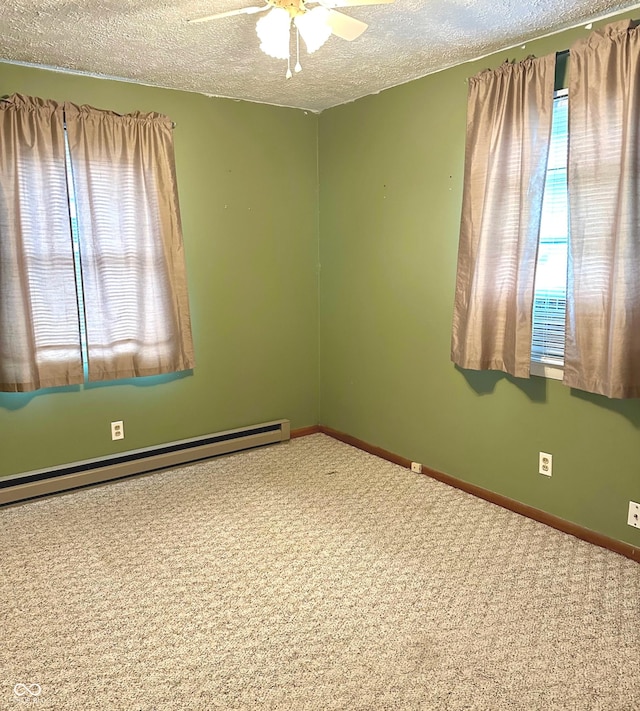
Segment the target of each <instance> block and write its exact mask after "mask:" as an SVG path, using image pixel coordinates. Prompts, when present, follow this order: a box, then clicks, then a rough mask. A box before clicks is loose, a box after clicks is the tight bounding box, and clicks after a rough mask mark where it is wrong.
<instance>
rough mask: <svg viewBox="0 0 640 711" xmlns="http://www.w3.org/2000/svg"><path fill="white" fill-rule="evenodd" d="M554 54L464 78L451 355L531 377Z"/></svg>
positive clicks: (462, 362) (465, 364)
mask: <svg viewBox="0 0 640 711" xmlns="http://www.w3.org/2000/svg"><path fill="white" fill-rule="evenodd" d="M554 78H555V55H549V56H546V57H542V58H539V59H536V58H529V59H526V60H525V61H523V62H520V63H518V64H509V63H505V64H503V65H502V66H501V67H500V68H498V69H496V70H494V71H485V72H481V73H480V74H478V75H477V76H475V77H472V78H471V79H470V80H469V95H468V105H467V137H466V154H465V176H464V195H463V205H462V222H461V229H460V246H459V251H458V269H457V279H456V294H455V307H454V318H453V334H452V342H451V359H452V360H453V361H454V362H455V363H457V364H458V365H459V366H460V367H462V368H470V369H475V370H487V369H495V370H502V371H505V372H507V373H511V374H512V375H515V376H518V377H529V369H530V361H531V311H532V304H533V286H534V274H535V265H536V254H537V249H538V234H539V231H540V213H541V208H542V198H543V193H544V182H545V175H546V169H547V158H548V153H549V143H550V137H551V120H552V112H553V89H554Z"/></svg>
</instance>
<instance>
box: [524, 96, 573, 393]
mask: <svg viewBox="0 0 640 711" xmlns="http://www.w3.org/2000/svg"><path fill="white" fill-rule="evenodd" d="M568 137H569V98H568V96H567V91H566V90H562V91H559V92H556V94H555V98H554V102H553V123H552V128H551V143H550V146H549V160H548V164H547V175H546V179H545V186H544V197H543V200H542V219H541V222H540V236H539V241H538V259H537V263H536V273H535V287H534V296H533V323H532V327H533V337H532V341H531V372H532V373H533V374H534V375H543V376H545V377H550V378H556V379H559V380H561V379H562V367H563V365H564V337H565V313H566V302H567V250H568V237H569V209H568V192H567V155H568V147H569V146H568V143H569V142H568Z"/></svg>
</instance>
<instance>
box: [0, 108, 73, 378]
mask: <svg viewBox="0 0 640 711" xmlns="http://www.w3.org/2000/svg"><path fill="white" fill-rule="evenodd" d="M80 382H82V360H81V353H80V331H79V324H78V306H77V301H76V287H75V276H74V265H73V250H72V244H71V231H70V227H69V204H68V200H67V188H66V175H65V151H64V127H63V116H62V109H61V107H60V106H58V104H56V103H55V102H53V101H43V100H41V99H33V98H29V97H25V96H20V95H17V94H16V95H13V96H11V97H9V98H8V99H5V100H1V101H0V390H3V391H5V392H22V391H30V390H36V389H39V388H48V387H53V386H60V385H69V384H72V383H80Z"/></svg>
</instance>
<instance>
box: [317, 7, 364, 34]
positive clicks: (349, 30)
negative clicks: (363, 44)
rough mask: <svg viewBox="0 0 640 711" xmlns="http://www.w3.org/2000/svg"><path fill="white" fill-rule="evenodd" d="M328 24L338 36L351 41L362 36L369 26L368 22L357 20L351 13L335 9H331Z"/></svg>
mask: <svg viewBox="0 0 640 711" xmlns="http://www.w3.org/2000/svg"><path fill="white" fill-rule="evenodd" d="M327 24H328V25H329V27H330V28H331V31H332V32H333V34H334V35H336V37H341V38H342V39H346V40H349V42H351V41H353V40H354V39H356V38H357V37H360V35H361V34H362V33H363V32H364V31H365V30H366V29H367V27H369V25H367V23H366V22H361V21H360V20H356V18H355V17H350V16H349V15H345V14H343V13H342V12H336V11H335V10H329V16H328V17H327Z"/></svg>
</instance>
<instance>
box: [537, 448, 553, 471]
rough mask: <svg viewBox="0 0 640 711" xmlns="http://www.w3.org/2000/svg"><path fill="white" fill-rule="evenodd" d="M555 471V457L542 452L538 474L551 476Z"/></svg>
mask: <svg viewBox="0 0 640 711" xmlns="http://www.w3.org/2000/svg"><path fill="white" fill-rule="evenodd" d="M552 470H553V457H552V456H551V455H550V454H547V453H546V452H540V458H539V460H538V473H539V474H544V475H545V476H551V473H552Z"/></svg>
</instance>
